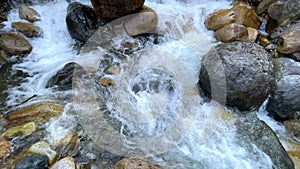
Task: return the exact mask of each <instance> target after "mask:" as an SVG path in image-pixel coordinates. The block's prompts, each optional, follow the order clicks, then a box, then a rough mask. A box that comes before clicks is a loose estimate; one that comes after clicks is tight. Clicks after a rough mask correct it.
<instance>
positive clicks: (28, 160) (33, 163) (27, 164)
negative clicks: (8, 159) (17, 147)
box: [15, 155, 49, 169]
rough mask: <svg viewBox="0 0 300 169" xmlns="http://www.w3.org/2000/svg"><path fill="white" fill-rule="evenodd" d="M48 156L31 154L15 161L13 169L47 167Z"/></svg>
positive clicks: (45, 168)
mask: <svg viewBox="0 0 300 169" xmlns="http://www.w3.org/2000/svg"><path fill="white" fill-rule="evenodd" d="M48 167H49V165H48V158H47V156H43V155H31V156H28V157H25V158H23V159H21V160H20V161H18V162H17V164H16V167H15V169H29V168H30V169H48Z"/></svg>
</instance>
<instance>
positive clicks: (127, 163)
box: [113, 158, 162, 169]
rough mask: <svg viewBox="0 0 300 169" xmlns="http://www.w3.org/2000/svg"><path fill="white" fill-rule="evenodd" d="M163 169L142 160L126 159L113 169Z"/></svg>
mask: <svg viewBox="0 0 300 169" xmlns="http://www.w3.org/2000/svg"><path fill="white" fill-rule="evenodd" d="M133 168H134V169H162V168H161V167H160V166H159V165H156V164H153V163H151V162H150V161H148V160H146V159H142V158H124V159H122V160H121V161H118V162H117V164H116V165H115V166H114V167H113V169H133Z"/></svg>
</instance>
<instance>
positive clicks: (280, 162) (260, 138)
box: [235, 112, 295, 169]
mask: <svg viewBox="0 0 300 169" xmlns="http://www.w3.org/2000/svg"><path fill="white" fill-rule="evenodd" d="M235 125H236V127H237V134H238V136H237V137H238V138H239V139H240V140H242V141H241V144H242V145H245V143H249V142H250V143H252V144H254V145H255V146H257V147H258V148H259V149H260V150H262V151H263V152H264V153H266V154H267V155H268V156H269V157H270V158H271V160H272V162H273V165H274V168H291V169H292V168H295V167H294V164H293V161H292V160H291V158H290V157H289V155H288V153H287V152H286V151H285V149H284V148H283V146H282V145H281V143H280V141H279V139H278V138H277V136H276V134H275V133H274V132H273V131H272V129H271V128H270V127H269V126H268V125H267V124H266V123H265V122H263V121H261V120H259V119H258V117H257V115H256V113H255V112H251V113H248V114H247V115H246V116H244V117H240V118H239V119H238V121H237V122H236V124H235ZM252 144H248V145H252Z"/></svg>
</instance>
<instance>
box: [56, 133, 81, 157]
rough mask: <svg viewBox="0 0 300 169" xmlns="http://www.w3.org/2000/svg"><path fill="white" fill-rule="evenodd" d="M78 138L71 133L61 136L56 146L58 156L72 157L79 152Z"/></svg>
mask: <svg viewBox="0 0 300 169" xmlns="http://www.w3.org/2000/svg"><path fill="white" fill-rule="evenodd" d="M78 148H79V138H78V136H77V135H76V134H74V133H71V134H69V135H67V136H66V137H65V138H63V139H62V140H61V141H60V142H59V143H58V145H57V147H56V149H55V150H56V152H58V154H59V157H67V156H71V157H74V156H76V155H77V154H78V152H79V149H78Z"/></svg>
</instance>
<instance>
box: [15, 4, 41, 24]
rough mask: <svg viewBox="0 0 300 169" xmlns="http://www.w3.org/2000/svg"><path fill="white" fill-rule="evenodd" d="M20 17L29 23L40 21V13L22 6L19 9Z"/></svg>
mask: <svg viewBox="0 0 300 169" xmlns="http://www.w3.org/2000/svg"><path fill="white" fill-rule="evenodd" d="M19 17H20V18H21V19H24V20H27V21H29V22H34V21H38V20H40V15H39V13H38V12H37V11H36V10H34V9H32V8H30V7H27V6H22V7H20V9H19Z"/></svg>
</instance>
